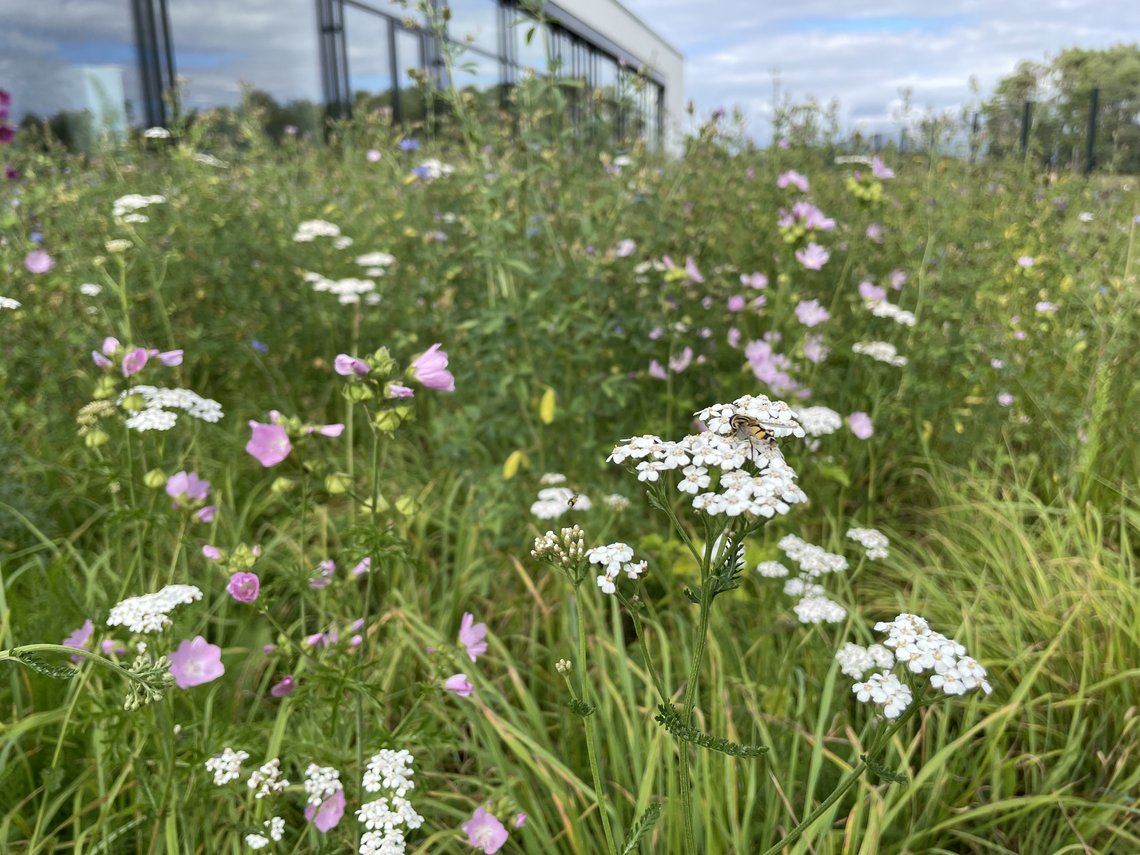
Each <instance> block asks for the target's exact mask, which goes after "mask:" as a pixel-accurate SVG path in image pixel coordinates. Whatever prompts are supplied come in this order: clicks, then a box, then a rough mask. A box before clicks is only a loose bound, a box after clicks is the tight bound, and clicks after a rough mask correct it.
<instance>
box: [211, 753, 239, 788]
mask: <svg viewBox="0 0 1140 855" xmlns="http://www.w3.org/2000/svg"><path fill="white" fill-rule="evenodd" d="M248 759H249V752H248V751H234V750H233V749H232V748H229V747H228V746H227V747H226V748H225V749H224V750H223V751H222V753H221V754H217V755H215V756H213V757H211V758H210V759H209V760H207V761H206V763H205V766H206V771H207V772H213V773H214V786H216V787H221V786H224V785H226V784H228V783H229V782H230V781H235V780H237V779H238V777H240V775H241V764H242V763H243V762H245V761H246V760H248Z"/></svg>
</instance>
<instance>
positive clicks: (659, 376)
mask: <svg viewBox="0 0 1140 855" xmlns="http://www.w3.org/2000/svg"><path fill="white" fill-rule="evenodd" d="M648 373H649V376H650V377H652V378H653V379H655V380H667V379H669V374H668V372H666V371H665V366H664V365H662V364H661V363H660V362H658V361H657V360H656V359H651V360H649V372H648Z"/></svg>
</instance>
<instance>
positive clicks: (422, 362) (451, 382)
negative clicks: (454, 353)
mask: <svg viewBox="0 0 1140 855" xmlns="http://www.w3.org/2000/svg"><path fill="white" fill-rule="evenodd" d="M441 346H442V345H441V344H440V343H439V342H436V343H435V344H433V345H432V346H431V347H429V348H428V349H427V350H425V351H424V352H423V353H421V354H420V355H419V356H417V357H416V359H415V361H414V362H412V375H413V376H414V377H415V378H416V380H417V382H419V383H421V384H423V385H424V386H426V387H427V388H428V389H437V390H439V391H442V392H454V391H455V377H454V376H453V375H452V373H451V372H450V371H448V370H447V351H445V350H440V347H441Z"/></svg>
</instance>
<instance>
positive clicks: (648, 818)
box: [621, 802, 662, 855]
mask: <svg viewBox="0 0 1140 855" xmlns="http://www.w3.org/2000/svg"><path fill="white" fill-rule="evenodd" d="M661 808H662V803H661V802H654V803H653V804H651V805H650V806H649V807H647V808H646V809H645V813H643V814H642V815H641V816H639V817H638V818H637V819H636V820H635V821H634V823H633V825H632V826H630V829H629V834H627V835H626V838H625V843H623V844H622V847H621V855H630V853H631V852H633V851H634V850H635V849H637V844H638V843H640V842H641V838H643V837H644V836H645V835H647V834H648V833H649V832H650V831H652V830H653V826H654V825H656V824H657V820H658V819H660V818H661Z"/></svg>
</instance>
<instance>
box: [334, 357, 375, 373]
mask: <svg viewBox="0 0 1140 855" xmlns="http://www.w3.org/2000/svg"><path fill="white" fill-rule="evenodd" d="M333 370H334V371H335V372H336V373H337V374H340V375H341V376H343V377H347V376H348V375H350V374H355V375H356V376H357V377H363V376H364V375H366V374H367V373H368V363H367V362H365V361H364V360H362V359H357V358H356V357H355V356H349V355H348V354H347V353H338V354H337V355H336V359H334V360H333Z"/></svg>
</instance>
